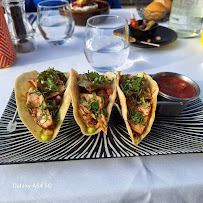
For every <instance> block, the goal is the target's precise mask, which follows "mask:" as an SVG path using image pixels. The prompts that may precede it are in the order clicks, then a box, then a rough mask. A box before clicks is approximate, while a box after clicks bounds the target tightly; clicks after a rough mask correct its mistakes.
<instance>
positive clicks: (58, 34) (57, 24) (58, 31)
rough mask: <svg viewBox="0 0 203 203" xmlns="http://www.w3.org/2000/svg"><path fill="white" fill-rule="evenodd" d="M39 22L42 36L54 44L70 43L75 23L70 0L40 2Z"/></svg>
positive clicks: (38, 8)
mask: <svg viewBox="0 0 203 203" xmlns="http://www.w3.org/2000/svg"><path fill="white" fill-rule="evenodd" d="M37 23H38V28H39V31H40V33H41V34H42V36H43V37H44V39H45V40H47V42H49V43H50V44H54V45H62V44H65V43H68V42H69V40H70V39H71V36H72V34H73V31H74V27H75V23H74V20H73V16H72V12H71V8H70V5H69V3H68V1H66V0H46V1H42V2H40V3H39V4H38V7H37Z"/></svg>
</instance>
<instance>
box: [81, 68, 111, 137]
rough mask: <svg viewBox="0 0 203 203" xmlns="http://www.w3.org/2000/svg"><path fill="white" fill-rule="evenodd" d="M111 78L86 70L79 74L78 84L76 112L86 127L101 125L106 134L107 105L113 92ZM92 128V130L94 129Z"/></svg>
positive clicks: (95, 127) (94, 127)
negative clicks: (78, 92)
mask: <svg viewBox="0 0 203 203" xmlns="http://www.w3.org/2000/svg"><path fill="white" fill-rule="evenodd" d="M112 83H113V80H109V79H108V78H107V77H104V76H101V75H99V74H98V73H96V72H88V73H86V74H83V75H79V78H78V85H79V87H80V97H79V101H78V105H79V108H78V113H79V115H80V117H81V119H82V121H83V122H84V123H85V125H86V126H87V129H88V128H93V129H95V130H96V129H97V128H99V127H101V129H102V131H103V132H104V133H106V134H107V125H108V124H107V117H108V113H107V110H106V109H107V106H108V103H109V97H110V95H112V94H113V90H112V89H111V84H112ZM95 130H94V131H95Z"/></svg>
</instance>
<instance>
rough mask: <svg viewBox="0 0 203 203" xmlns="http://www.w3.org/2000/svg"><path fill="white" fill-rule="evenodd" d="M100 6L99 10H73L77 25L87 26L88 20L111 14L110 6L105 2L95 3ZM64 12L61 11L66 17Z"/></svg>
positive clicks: (98, 0) (98, 1)
mask: <svg viewBox="0 0 203 203" xmlns="http://www.w3.org/2000/svg"><path fill="white" fill-rule="evenodd" d="M95 2H96V3H97V4H98V8H97V9H95V10H90V11H74V10H72V14H73V18H74V20H75V25H81V26H85V25H86V22H87V19H88V18H90V17H92V16H96V15H104V14H109V10H110V6H109V4H108V3H107V2H105V1H100V0H97V1H95ZM64 12H65V11H64V10H60V13H61V15H64Z"/></svg>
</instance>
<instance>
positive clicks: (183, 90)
mask: <svg viewBox="0 0 203 203" xmlns="http://www.w3.org/2000/svg"><path fill="white" fill-rule="evenodd" d="M156 82H157V83H158V86H159V90H160V91H161V92H163V93H165V94H167V95H169V96H172V97H176V98H191V97H194V96H195V95H196V89H195V88H194V87H193V86H192V85H191V84H189V83H188V82H186V81H184V80H182V79H180V78H177V77H172V76H164V77H161V78H158V79H156Z"/></svg>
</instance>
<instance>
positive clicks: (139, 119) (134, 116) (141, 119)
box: [128, 109, 146, 126]
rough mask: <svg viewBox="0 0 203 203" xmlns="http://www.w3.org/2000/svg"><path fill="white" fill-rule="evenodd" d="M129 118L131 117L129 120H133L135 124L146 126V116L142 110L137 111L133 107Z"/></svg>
mask: <svg viewBox="0 0 203 203" xmlns="http://www.w3.org/2000/svg"><path fill="white" fill-rule="evenodd" d="M128 118H129V121H133V122H134V124H135V125H137V124H141V125H144V126H146V125H145V122H146V118H145V116H144V115H143V112H142V111H135V109H131V110H130V111H129V112H128Z"/></svg>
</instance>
